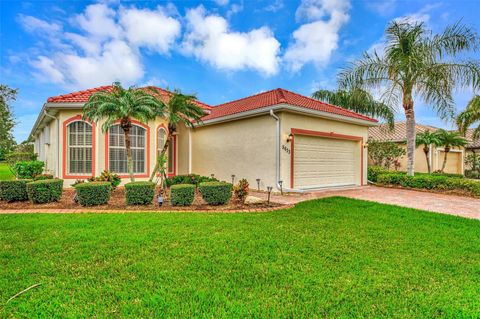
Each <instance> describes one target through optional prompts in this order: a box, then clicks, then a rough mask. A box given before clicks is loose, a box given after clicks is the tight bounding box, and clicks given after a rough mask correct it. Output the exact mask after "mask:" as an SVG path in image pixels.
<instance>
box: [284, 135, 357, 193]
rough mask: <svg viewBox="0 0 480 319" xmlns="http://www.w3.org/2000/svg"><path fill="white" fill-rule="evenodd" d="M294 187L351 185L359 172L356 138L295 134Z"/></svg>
mask: <svg viewBox="0 0 480 319" xmlns="http://www.w3.org/2000/svg"><path fill="white" fill-rule="evenodd" d="M294 148H295V150H294V187H295V188H317V187H332V186H346V185H354V184H355V183H356V180H357V178H356V177H357V176H358V175H359V172H357V170H359V167H360V165H359V163H360V159H359V158H358V157H357V158H355V154H357V153H358V149H359V144H358V142H357V141H350V140H342V139H333V138H323V137H316V136H305V135H295V144H294Z"/></svg>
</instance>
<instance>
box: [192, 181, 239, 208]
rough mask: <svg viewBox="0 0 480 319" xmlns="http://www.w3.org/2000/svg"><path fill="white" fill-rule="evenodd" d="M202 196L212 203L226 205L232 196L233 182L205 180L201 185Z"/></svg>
mask: <svg viewBox="0 0 480 319" xmlns="http://www.w3.org/2000/svg"><path fill="white" fill-rule="evenodd" d="M198 188H199V190H200V193H201V194H202V198H203V199H204V200H205V201H206V202H207V203H208V204H210V205H225V204H226V203H228V201H229V200H230V198H231V197H232V184H230V183H225V182H203V183H200V185H199V187H198Z"/></svg>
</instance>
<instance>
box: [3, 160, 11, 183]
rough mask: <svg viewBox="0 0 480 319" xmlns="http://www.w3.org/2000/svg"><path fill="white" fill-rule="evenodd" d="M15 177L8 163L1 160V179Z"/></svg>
mask: <svg viewBox="0 0 480 319" xmlns="http://www.w3.org/2000/svg"><path fill="white" fill-rule="evenodd" d="M12 178H13V174H12V172H11V171H10V168H9V167H8V165H7V163H3V162H0V181H1V180H9V179H12Z"/></svg>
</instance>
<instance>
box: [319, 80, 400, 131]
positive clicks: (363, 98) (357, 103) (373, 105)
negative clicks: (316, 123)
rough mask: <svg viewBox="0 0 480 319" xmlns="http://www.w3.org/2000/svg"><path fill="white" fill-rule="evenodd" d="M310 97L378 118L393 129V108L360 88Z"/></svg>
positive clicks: (323, 91)
mask: <svg viewBox="0 0 480 319" xmlns="http://www.w3.org/2000/svg"><path fill="white" fill-rule="evenodd" d="M312 97H313V98H314V99H317V100H321V101H324V102H327V103H330V104H333V105H337V106H341V107H343V108H345V109H348V110H351V111H354V112H357V113H360V114H364V115H367V116H371V117H380V118H382V119H383V120H385V121H386V122H387V123H388V124H389V126H390V128H392V129H393V128H394V125H395V113H396V108H395V106H391V105H387V104H385V103H383V102H380V101H377V100H375V98H374V97H373V96H372V95H371V94H370V93H368V92H367V91H365V90H362V89H360V88H353V89H351V90H336V91H330V90H318V91H316V92H315V93H313V95H312Z"/></svg>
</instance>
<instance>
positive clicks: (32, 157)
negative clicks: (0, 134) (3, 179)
mask: <svg viewBox="0 0 480 319" xmlns="http://www.w3.org/2000/svg"><path fill="white" fill-rule="evenodd" d="M36 160H37V154H35V153H28V152H13V153H10V154H7V155H5V161H6V162H7V163H8V165H9V166H11V167H13V165H15V163H17V162H29V161H36Z"/></svg>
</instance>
